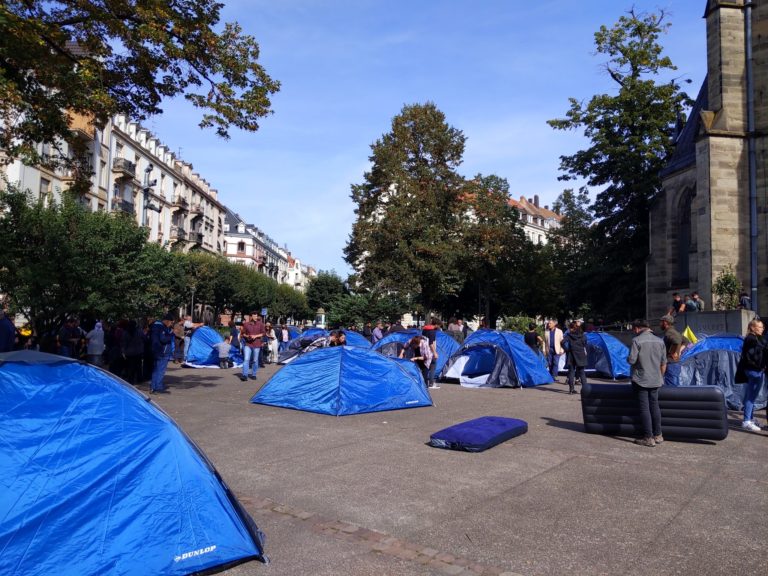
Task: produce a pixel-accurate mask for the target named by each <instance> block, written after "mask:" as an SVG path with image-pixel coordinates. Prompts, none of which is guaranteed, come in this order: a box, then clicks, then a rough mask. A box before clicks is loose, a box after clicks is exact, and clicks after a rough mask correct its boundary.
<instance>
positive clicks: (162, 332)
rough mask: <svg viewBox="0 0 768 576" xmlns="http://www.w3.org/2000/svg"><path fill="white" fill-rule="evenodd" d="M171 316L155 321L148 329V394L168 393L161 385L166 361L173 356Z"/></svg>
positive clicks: (167, 315)
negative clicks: (149, 379) (150, 362)
mask: <svg viewBox="0 0 768 576" xmlns="http://www.w3.org/2000/svg"><path fill="white" fill-rule="evenodd" d="M173 320H174V318H173V314H171V313H170V312H169V313H168V314H166V315H165V316H163V319H162V320H155V321H154V322H153V323H152V326H151V327H150V329H149V338H150V342H151V346H152V358H153V360H154V368H153V369H152V380H151V381H150V383H149V393H150V394H167V393H168V392H169V391H168V389H167V388H166V387H165V385H164V384H163V376H165V370H166V368H168V361H169V360H170V359H171V356H172V355H173V339H174V335H173Z"/></svg>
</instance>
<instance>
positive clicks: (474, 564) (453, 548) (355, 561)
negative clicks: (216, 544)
mask: <svg viewBox="0 0 768 576" xmlns="http://www.w3.org/2000/svg"><path fill="white" fill-rule="evenodd" d="M276 369H277V368H276V367H275V366H268V367H267V368H265V369H263V370H261V371H260V372H259V379H258V380H257V381H250V380H249V381H247V382H241V381H240V380H239V379H238V378H237V376H236V374H237V372H236V371H235V370H226V371H225V370H216V369H200V370H194V369H187V368H179V367H176V366H172V367H171V368H169V371H168V375H167V377H166V382H167V383H168V385H169V388H170V390H171V394H167V395H158V396H153V397H152V398H153V400H154V401H156V402H157V403H158V404H159V405H160V406H162V407H163V408H164V409H165V410H166V411H167V412H168V413H169V414H170V415H171V416H172V417H173V418H174V419H175V420H176V421H177V422H178V423H179V425H180V426H181V427H182V428H183V429H184V430H185V431H186V432H187V433H188V434H189V436H191V438H192V439H193V440H195V442H197V443H198V444H199V445H200V447H201V448H202V449H203V450H204V451H205V452H206V454H207V455H208V457H209V458H210V459H211V460H212V461H213V462H214V464H215V465H216V467H217V469H218V470H219V472H220V473H221V475H222V476H223V478H224V479H225V481H226V482H227V483H228V484H229V486H230V487H231V488H232V489H233V491H234V492H235V493H236V494H237V495H238V497H239V498H240V500H241V502H242V503H243V504H244V505H245V507H246V508H247V509H248V510H249V512H250V513H251V515H252V516H253V518H254V520H255V521H256V523H257V524H258V525H259V527H260V528H261V529H262V530H263V531H264V532H265V533H266V536H267V546H266V552H267V555H268V556H269V558H270V560H271V563H270V564H269V565H267V566H265V565H263V564H260V563H257V562H250V563H247V564H244V565H241V566H238V567H236V568H234V569H232V570H230V571H229V572H227V574H229V575H231V576H245V575H248V576H251V575H253V576H262V575H269V576H283V575H290V576H297V575H305V574H306V575H315V576H320V575H327V576H331V575H347V574H349V575H361V576H366V575H376V576H384V575H393V576H397V575H403V576H406V575H422V574H430V575H431V574H435V575H445V574H462V575H465V576H469V575H477V574H484V575H486V574H487V575H498V574H520V575H523V576H528V575H542V574H546V575H554V574H557V575H572V574H584V575H589V576H597V575H603V574H604V575H610V576H614V575H619V574H621V575H628V576H629V575H631V576H639V575H654V576H655V575H672V574H681V575H687V574H691V575H693V574H696V575H718V574H744V575H757V574H765V573H766V566H768V523H767V522H766V514H768V433H765V432H763V433H761V434H750V433H747V432H742V431H741V430H740V429H738V428H737V425H738V419H737V414H735V413H732V414H731V430H730V433H729V436H728V438H726V439H725V440H724V441H722V442H671V441H667V442H665V443H664V444H663V445H662V446H659V447H656V448H645V447H640V446H636V445H634V444H633V443H632V439H629V438H613V437H607V436H598V435H591V434H586V433H584V432H583V431H582V430H583V426H582V420H581V407H580V401H579V396H569V395H568V394H566V389H567V387H566V386H565V385H563V384H552V385H548V386H541V387H538V388H533V389H514V390H513V389H467V388H461V387H459V386H457V385H451V384H443V385H442V387H441V388H440V389H439V390H434V391H432V392H433V394H432V397H433V400H434V402H435V406H434V407H431V408H416V409H409V410H398V411H392V412H377V413H373V414H364V415H358V416H345V417H341V418H336V417H332V416H324V415H319V414H310V413H306V412H299V411H294V410H286V409H281V408H273V407H269V406H261V405H256V404H250V402H249V400H250V398H251V396H252V395H253V394H254V393H255V392H256V391H257V390H258V389H259V387H260V386H261V385H263V383H264V382H265V381H266V379H267V378H268V377H269V376H270V375H271V374H273V373H274V372H275V371H276ZM142 389H143V390H144V391H146V388H145V387H143V388H142ZM764 414H765V412H764V411H762V410H761V411H760V420H761V424H763V423H764ZM486 415H495V416H508V417H514V418H521V419H523V420H526V421H527V422H528V424H529V431H528V433H527V434H525V435H523V436H520V437H518V438H515V439H513V440H510V441H508V442H505V443H503V444H500V445H499V446H496V447H495V448H492V449H490V450H488V451H486V452H482V453H479V454H470V453H464V452H455V451H449V450H439V449H435V448H431V447H429V446H427V445H426V442H427V441H428V440H429V435H430V434H431V433H432V432H435V431H437V430H440V429H441V428H444V427H446V426H449V425H452V424H455V423H458V422H461V421H464V420H468V419H471V418H476V417H479V416H486Z"/></svg>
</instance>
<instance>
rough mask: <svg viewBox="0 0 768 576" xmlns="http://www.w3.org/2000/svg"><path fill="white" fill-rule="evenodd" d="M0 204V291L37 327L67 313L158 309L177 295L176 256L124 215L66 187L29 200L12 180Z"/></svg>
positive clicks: (42, 329)
mask: <svg viewBox="0 0 768 576" xmlns="http://www.w3.org/2000/svg"><path fill="white" fill-rule="evenodd" d="M0 212H2V213H3V217H2V218H0V245H2V246H3V258H2V262H1V263H0V292H2V293H4V294H5V295H6V297H7V298H8V300H9V301H10V304H11V306H12V307H13V309H14V310H16V311H18V312H20V313H21V314H23V315H24V316H26V317H27V318H28V319H29V321H30V322H32V323H33V324H34V326H35V328H36V329H37V331H38V334H42V333H44V332H45V331H47V330H50V329H52V328H55V327H56V326H58V325H59V324H61V323H62V321H63V319H64V318H65V317H66V316H68V315H70V314H75V315H80V314H85V313H87V314H89V315H92V316H95V317H100V318H119V317H122V316H138V315H144V314H158V313H160V312H162V311H163V310H165V309H167V308H169V307H173V306H175V305H178V304H180V303H181V302H182V301H183V300H182V299H183V292H182V290H181V279H182V278H183V273H182V268H181V266H180V265H178V263H177V260H178V259H177V258H176V256H175V255H172V254H169V253H167V252H165V251H163V250H162V249H160V248H159V247H157V246H154V245H148V244H147V243H146V231H145V230H144V229H142V228H139V227H138V226H137V225H136V223H135V222H134V221H133V220H131V219H130V218H125V217H115V216H112V215H109V214H105V213H103V212H90V211H88V210H86V209H85V208H84V207H82V206H81V205H80V204H78V203H77V202H76V201H74V200H73V199H72V198H71V197H69V196H68V195H65V196H64V199H63V202H62V203H61V204H53V205H49V206H46V205H44V204H43V203H41V202H37V203H30V202H29V199H28V197H27V195H26V194H25V193H22V192H20V191H18V190H16V189H15V188H14V187H12V186H11V187H9V188H8V189H7V190H5V191H3V192H2V193H0Z"/></svg>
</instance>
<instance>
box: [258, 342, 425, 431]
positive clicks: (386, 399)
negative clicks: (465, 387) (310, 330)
mask: <svg viewBox="0 0 768 576" xmlns="http://www.w3.org/2000/svg"><path fill="white" fill-rule="evenodd" d="M251 402H253V403H254V404H268V405H270V406H279V407H282V408H293V409H295V410H304V411H307V412H317V413H320V414H331V415H334V416H345V415H349V414H361V413H365V412H379V411H383V410H397V409H400V408H418V407H421V406H431V405H432V399H431V398H430V396H429V394H428V393H427V391H426V388H425V385H424V380H423V378H422V376H421V373H420V372H419V369H418V367H417V366H416V365H415V364H414V363H413V362H410V361H407V360H396V359H393V358H387V357H386V356H382V355H381V354H378V353H377V352H374V351H372V350H370V349H366V348H355V347H353V346H334V347H332V348H322V349H320V350H317V351H315V352H313V353H312V354H306V355H303V356H301V357H299V358H297V359H296V360H295V361H294V362H291V363H290V364H288V365H287V366H286V367H285V368H283V369H282V370H280V371H279V372H277V373H276V374H275V375H274V376H272V378H270V379H269V381H267V383H266V384H264V386H263V387H262V388H261V390H259V392H258V393H256V395H254V397H253V398H251Z"/></svg>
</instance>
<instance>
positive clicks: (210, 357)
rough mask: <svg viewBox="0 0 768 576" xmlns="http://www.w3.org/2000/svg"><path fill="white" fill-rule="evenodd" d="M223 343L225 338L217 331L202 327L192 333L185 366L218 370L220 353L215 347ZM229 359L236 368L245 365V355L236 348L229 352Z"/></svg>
mask: <svg viewBox="0 0 768 576" xmlns="http://www.w3.org/2000/svg"><path fill="white" fill-rule="evenodd" d="M223 341H224V338H223V337H222V335H221V334H219V333H218V332H217V331H216V330H214V329H213V328H211V327H210V326H201V327H200V328H198V329H197V330H195V331H194V332H192V337H191V339H190V341H189V350H188V351H187V361H186V363H185V365H186V366H189V367H191V368H218V367H219V351H218V350H217V349H216V348H214V347H213V346H214V344H218V343H219V342H223ZM229 359H230V360H232V363H233V365H234V366H242V365H243V355H242V354H241V353H240V350H238V349H236V348H234V347H233V348H232V349H231V350H230V351H229Z"/></svg>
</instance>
